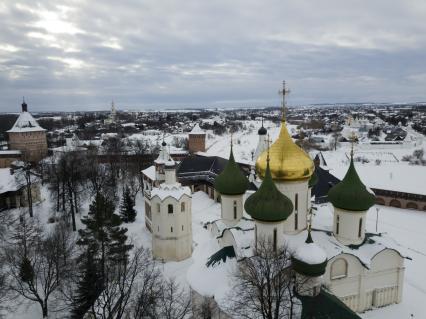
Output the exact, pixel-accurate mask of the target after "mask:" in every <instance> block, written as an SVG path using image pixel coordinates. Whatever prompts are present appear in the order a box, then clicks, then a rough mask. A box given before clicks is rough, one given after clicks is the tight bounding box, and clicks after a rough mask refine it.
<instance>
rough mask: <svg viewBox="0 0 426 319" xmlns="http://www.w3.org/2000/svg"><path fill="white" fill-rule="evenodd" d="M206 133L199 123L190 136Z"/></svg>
mask: <svg viewBox="0 0 426 319" xmlns="http://www.w3.org/2000/svg"><path fill="white" fill-rule="evenodd" d="M205 133H206V132H204V131H203V130H202V129H201V127H200V125H199V124H198V123H197V124H195V126H194V127H193V128H192V130H191V132H189V134H205Z"/></svg>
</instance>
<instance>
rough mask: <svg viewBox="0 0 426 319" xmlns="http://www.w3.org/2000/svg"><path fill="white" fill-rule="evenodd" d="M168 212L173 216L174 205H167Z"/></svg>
mask: <svg viewBox="0 0 426 319" xmlns="http://www.w3.org/2000/svg"><path fill="white" fill-rule="evenodd" d="M167 211H168V213H169V214H173V205H172V204H169V205H167Z"/></svg>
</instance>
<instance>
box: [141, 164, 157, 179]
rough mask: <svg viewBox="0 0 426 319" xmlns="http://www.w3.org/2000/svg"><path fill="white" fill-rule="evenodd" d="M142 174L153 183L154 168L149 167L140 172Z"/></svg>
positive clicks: (152, 166)
mask: <svg viewBox="0 0 426 319" xmlns="http://www.w3.org/2000/svg"><path fill="white" fill-rule="evenodd" d="M142 174H143V175H145V176H146V177H148V178H149V179H150V180H152V181H155V166H154V165H151V166H150V167H148V168H145V169H144V170H142Z"/></svg>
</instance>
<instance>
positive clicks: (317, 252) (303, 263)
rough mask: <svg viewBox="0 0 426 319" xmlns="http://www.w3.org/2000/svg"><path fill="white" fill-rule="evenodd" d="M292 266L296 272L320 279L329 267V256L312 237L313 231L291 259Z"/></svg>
mask: <svg viewBox="0 0 426 319" xmlns="http://www.w3.org/2000/svg"><path fill="white" fill-rule="evenodd" d="M291 264H292V266H293V269H294V271H295V272H297V273H299V274H301V275H305V276H309V277H318V276H322V275H324V273H325V269H326V267H327V256H326V254H325V252H324V250H322V249H321V248H320V247H319V246H318V245H317V244H315V243H314V241H313V240H312V237H311V231H310V230H308V238H307V239H306V241H305V243H304V244H303V245H301V246H300V247H299V248H298V249H297V250H296V252H295V254H294V255H293V256H292V257H291Z"/></svg>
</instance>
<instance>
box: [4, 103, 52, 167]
mask: <svg viewBox="0 0 426 319" xmlns="http://www.w3.org/2000/svg"><path fill="white" fill-rule="evenodd" d="M7 133H8V135H9V149H11V150H19V151H21V152H22V158H23V159H24V160H26V161H30V162H38V161H40V160H41V159H43V158H44V157H46V156H47V139H46V130H45V129H44V128H42V127H41V126H40V125H39V124H38V123H37V121H36V120H35V119H34V117H33V116H32V115H31V114H30V113H29V112H28V105H27V103H25V100H24V101H23V102H22V112H21V114H19V117H18V119H17V120H16V122H15V124H14V125H13V127H12V128H11V129H10V130H8V131H7Z"/></svg>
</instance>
